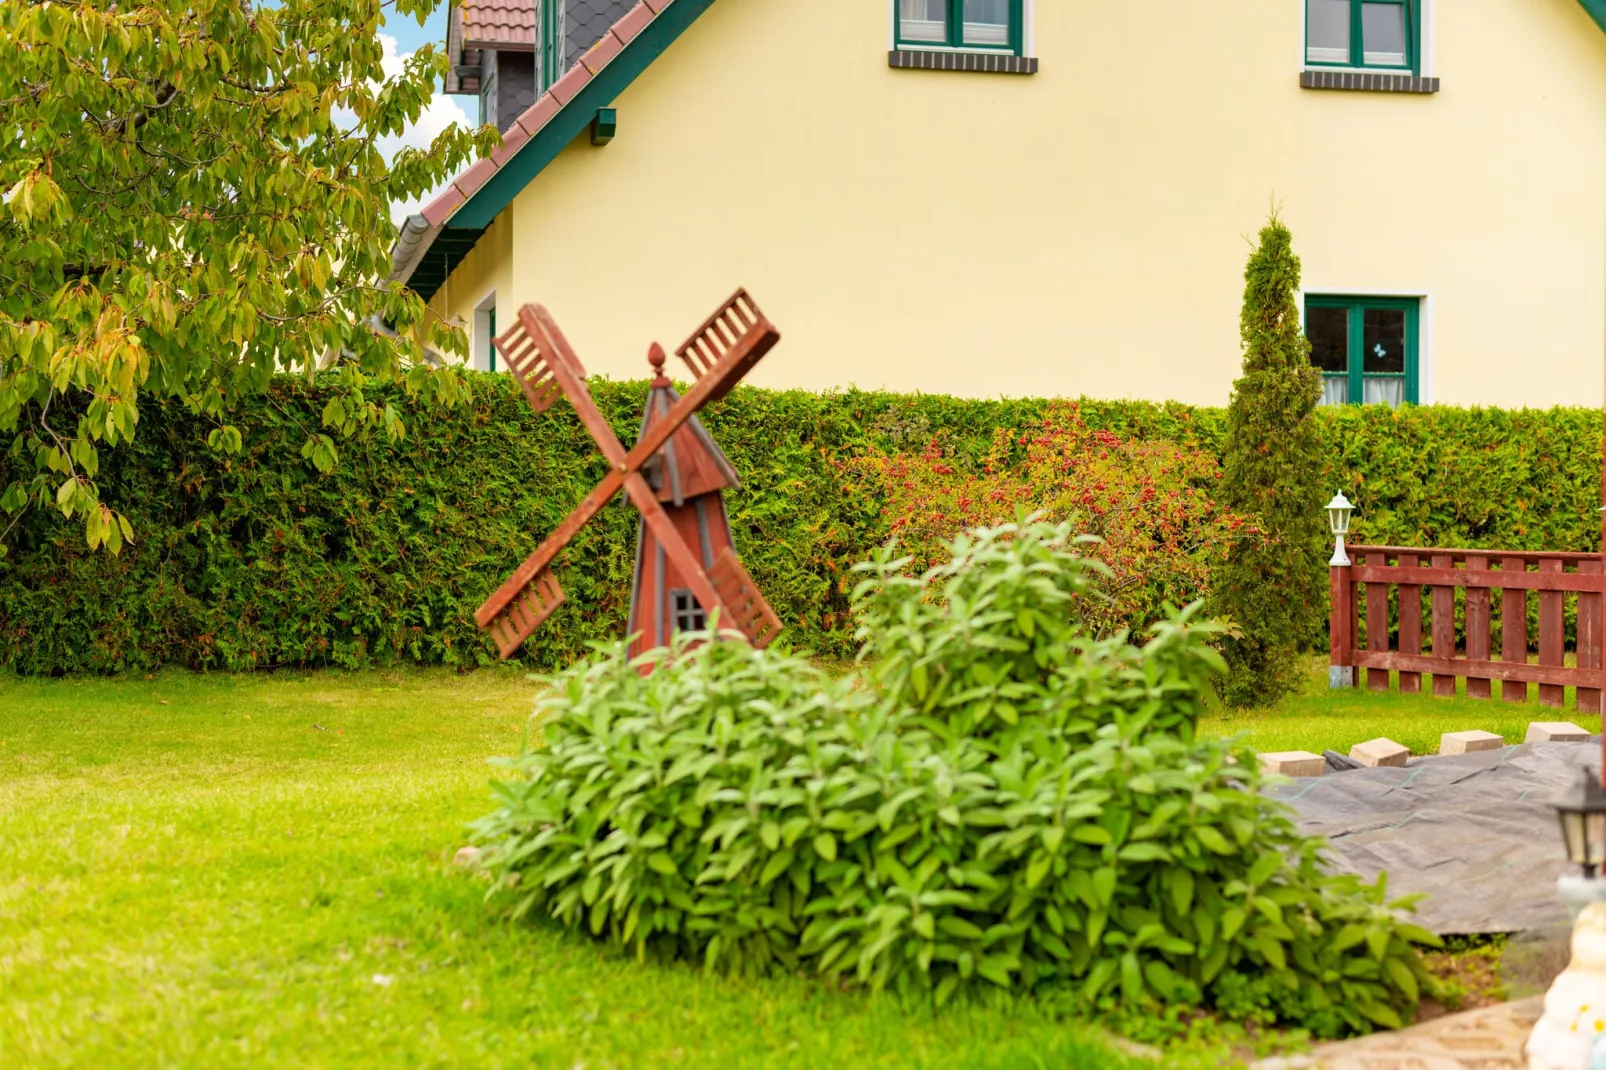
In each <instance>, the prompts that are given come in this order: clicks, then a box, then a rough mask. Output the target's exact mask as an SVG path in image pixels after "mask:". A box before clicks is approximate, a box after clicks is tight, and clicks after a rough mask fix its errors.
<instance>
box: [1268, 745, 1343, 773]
mask: <svg viewBox="0 0 1606 1070" xmlns="http://www.w3.org/2000/svg"><path fill="white" fill-rule="evenodd" d="M1260 768H1261V769H1263V770H1264V771H1266V772H1268V773H1281V774H1282V775H1283V776H1292V777H1308V776H1321V775H1322V774H1323V773H1325V772H1327V759H1326V758H1323V757H1322V756H1321V755H1320V754H1312V753H1311V752H1310V751H1308V750H1282V751H1271V752H1268V753H1266V754H1262V755H1260Z"/></svg>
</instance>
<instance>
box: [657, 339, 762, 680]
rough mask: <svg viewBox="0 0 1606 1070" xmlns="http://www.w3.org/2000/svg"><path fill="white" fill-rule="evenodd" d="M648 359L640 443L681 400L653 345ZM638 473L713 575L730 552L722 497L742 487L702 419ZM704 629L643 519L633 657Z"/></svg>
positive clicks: (697, 608) (685, 585) (682, 579)
mask: <svg viewBox="0 0 1606 1070" xmlns="http://www.w3.org/2000/svg"><path fill="white" fill-rule="evenodd" d="M647 360H648V362H649V363H651V365H652V369H653V380H652V386H651V387H650V388H649V389H648V391H647V406H646V409H645V415H644V416H643V418H642V421H641V437H642V438H647V437H648V436H649V435H651V434H652V431H653V428H654V427H655V426H656V425H658V424H659V423H661V422H662V421H663V420H665V419H666V418H668V416H669V413H670V412H671V411H672V410H673V409H674V407H675V402H677V401H679V400H680V395H679V394H678V393H677V392H676V391H675V387H674V385H673V384H671V383H670V381H669V377H668V376H667V375H665V374H664V360H665V357H664V351H663V347H662V346H660V345H658V344H657V343H656V342H654V343H653V346H652V349H651V350H650V351H649V352H648V354H647ZM642 474H643V475H644V476H646V478H647V485H648V486H649V487H651V488H652V490H653V493H654V494H655V495H656V496H657V498H658V501H659V502H661V503H662V504H663V507H664V512H665V513H667V514H668V516H669V520H670V522H671V523H672V524H674V526H675V530H676V531H677V532H679V534H680V537H681V540H682V541H683V542H685V544H686V546H687V547H688V548H689V549H690V550H691V551H692V553H693V554H695V555H696V556H697V558H698V560H699V561H700V562H701V563H702V566H703V568H704V569H705V570H707V571H709V572H713V571H714V566H715V563H716V562H717V561H718V560H719V558H720V556H721V555H723V554H724V553H726V552H729V553H730V554H733V555H734V554H735V553H736V547H735V545H734V544H733V543H732V541H731V531H730V520H729V518H728V517H727V515H726V513H725V502H724V499H723V498H722V497H721V492H722V491H725V490H732V489H735V488H737V487H740V486H741V480H740V479H739V478H738V477H737V475H736V469H735V468H733V467H731V463H730V461H729V460H727V459H726V457H725V454H724V453H723V452H722V451H721V450H720V448H719V446H718V445H716V444H715V442H714V440H713V438H712V437H711V436H710V435H709V434H708V431H707V429H705V428H704V427H703V424H702V421H701V420H699V419H698V418H697V417H695V416H693V417H692V418H691V419H689V420H687V421H686V422H685V423H684V424H682V425H681V426H680V429H679V430H677V431H676V432H675V433H674V434H673V435H671V436H670V437H669V440H668V441H667V442H665V443H664V445H663V448H662V449H661V450H659V451H658V453H657V455H656V456H654V457H653V459H652V460H651V461H649V462H648V463H647V465H646V467H645V468H644V470H643V472H642ZM707 625H708V615H707V613H706V612H705V609H704V607H703V606H702V604H701V603H699V602H698V600H697V597H696V595H694V594H693V593H692V589H691V584H690V583H689V582H688V577H686V576H684V575H682V574H681V571H680V569H679V568H677V567H676V565H675V563H674V562H673V561H671V560H670V559H669V556H668V554H667V553H665V550H664V545H663V543H661V542H660V541H659V540H658V538H657V536H656V535H655V534H654V533H653V531H652V530H651V529H650V528H648V526H647V521H646V519H645V518H643V519H642V520H641V521H639V522H638V527H637V533H636V572H635V582H634V583H633V584H632V586H631V589H630V632H631V634H632V635H634V636H636V639H635V641H634V642H633V643H632V644H631V646H630V653H631V655H632V656H634V655H637V654H641V653H642V652H644V651H647V650H651V649H653V648H655V647H661V646H666V645H668V643H669V641H670V640H671V638H673V636H674V634H675V633H676V632H700V631H702V630H703V629H704V628H706V627H707Z"/></svg>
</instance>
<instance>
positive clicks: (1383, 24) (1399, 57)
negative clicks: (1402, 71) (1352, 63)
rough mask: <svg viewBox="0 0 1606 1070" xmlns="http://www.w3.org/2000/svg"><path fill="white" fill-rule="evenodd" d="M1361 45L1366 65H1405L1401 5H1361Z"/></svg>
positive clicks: (1402, 7)
mask: <svg viewBox="0 0 1606 1070" xmlns="http://www.w3.org/2000/svg"><path fill="white" fill-rule="evenodd" d="M1361 47H1362V49H1364V51H1363V52H1362V55H1363V56H1364V57H1365V58H1366V64H1367V66H1370V67H1403V66H1405V5H1404V4H1362V5H1361Z"/></svg>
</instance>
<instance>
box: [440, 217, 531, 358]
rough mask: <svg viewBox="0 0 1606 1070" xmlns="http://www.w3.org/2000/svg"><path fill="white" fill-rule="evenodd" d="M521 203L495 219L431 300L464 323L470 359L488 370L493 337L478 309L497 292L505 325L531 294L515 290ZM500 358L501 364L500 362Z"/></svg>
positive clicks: (500, 320)
mask: <svg viewBox="0 0 1606 1070" xmlns="http://www.w3.org/2000/svg"><path fill="white" fill-rule="evenodd" d="M516 208H517V206H516V205H515V206H510V207H508V208H507V210H505V211H504V212H502V214H501V215H499V216H497V217H496V219H494V220H493V221H492V222H491V225H490V226H489V227H487V228H486V229H485V233H484V235H483V236H481V238H480V240H479V241H478V242H477V243H476V244H475V246H474V248H472V249H470V250H469V251H468V255H466V256H464V257H463V261H462V263H460V264H459V265H458V266H457V267H456V268H454V269H453V270H452V273H451V274H450V275H448V276H447V277H446V282H445V284H444V285H442V286H441V288H440V289H439V290H437V291H436V292H435V295H434V296H433V297H431V298H430V300H429V312H430V315H432V316H436V317H439V318H442V319H445V320H447V321H448V322H450V323H453V324H455V325H457V326H460V327H462V328H463V329H464V330H465V331H467V332H468V334H469V350H468V351H469V359H468V361H467V363H469V364H470V365H471V366H472V367H477V368H480V369H481V370H484V368H485V367H486V361H485V355H486V354H487V353H488V352H489V348H488V347H489V344H490V340H489V338H488V337H484V335H485V334H486V330H485V328H486V321H485V319H484V317H476V316H475V314H474V312H475V310H476V309H477V308H479V307H480V306H481V305H482V304H484V303H485V302H486V299H487V298H489V297H492V296H493V295H494V301H493V302H492V304H493V305H494V307H495V308H496V321H497V323H498V324H500V325H502V326H503V327H505V326H506V325H507V324H508V323H509V322H511V318H512V316H513V315H514V313H515V312H517V310H518V307H519V306H520V305H521V304H523V303H524V302H525V301H528V300H530V298H527V297H526V298H518V297H517V296H516V295H515V294H514V293H513V264H514V259H513V235H514V230H515V227H514V220H515V219H516V218H517V214H518V213H517V211H516ZM500 363H501V362H500V361H498V365H499V366H500Z"/></svg>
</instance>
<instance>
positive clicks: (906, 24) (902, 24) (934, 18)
mask: <svg viewBox="0 0 1606 1070" xmlns="http://www.w3.org/2000/svg"><path fill="white" fill-rule="evenodd" d="M883 10H885V9H883ZM898 23H899V27H898V36H899V37H900V38H901V39H903V40H905V41H930V42H932V43H933V44H939V45H940V44H945V43H947V41H948V0H898Z"/></svg>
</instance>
